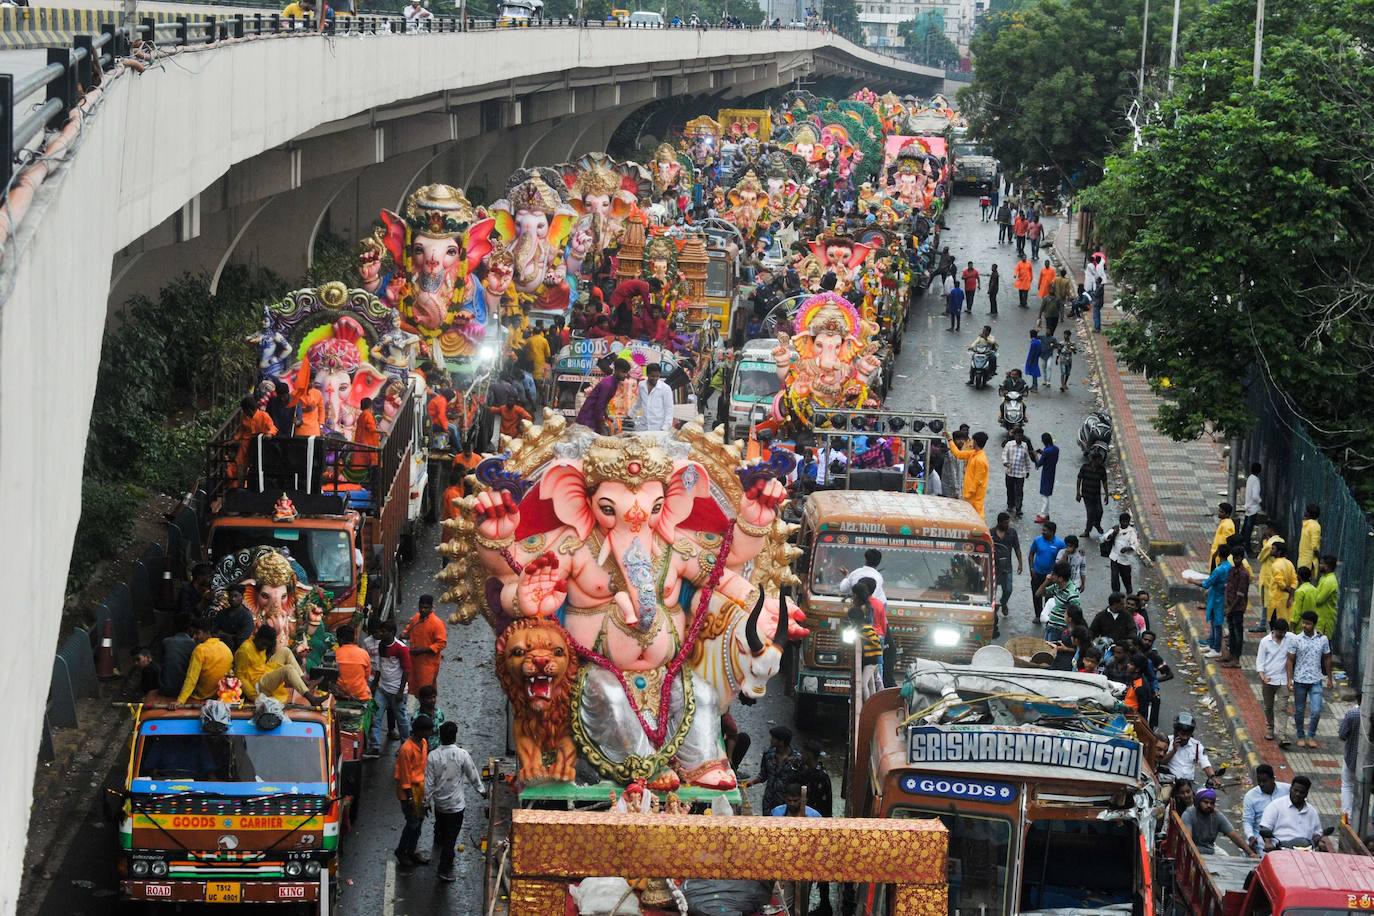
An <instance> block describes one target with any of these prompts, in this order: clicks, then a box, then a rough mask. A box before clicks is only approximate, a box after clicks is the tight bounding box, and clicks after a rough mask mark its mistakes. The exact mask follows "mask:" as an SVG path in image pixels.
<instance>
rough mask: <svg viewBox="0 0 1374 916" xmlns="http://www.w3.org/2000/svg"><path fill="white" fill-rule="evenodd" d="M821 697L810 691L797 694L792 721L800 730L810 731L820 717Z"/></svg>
mask: <svg viewBox="0 0 1374 916" xmlns="http://www.w3.org/2000/svg"><path fill="white" fill-rule="evenodd" d="M820 709H821V698H820V697H818V696H816V695H815V694H812V693H799V694H797V709H796V712H795V713H794V715H793V721H794V722H796V723H797V728H800V729H801V730H802V731H807V732H809V731H811V730H813V729H814V728H815V727H816V722H817V720H818V719H819V718H820Z"/></svg>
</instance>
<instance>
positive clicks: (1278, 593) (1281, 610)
mask: <svg viewBox="0 0 1374 916" xmlns="http://www.w3.org/2000/svg"><path fill="white" fill-rule="evenodd" d="M1297 587H1298V571H1297V569H1295V568H1294V566H1293V561H1292V560H1290V559H1288V558H1287V557H1274V558H1273V559H1271V560H1270V561H1269V584H1268V585H1266V586H1265V587H1264V608H1265V611H1266V612H1267V613H1268V615H1269V616H1270V617H1278V618H1281V619H1283V620H1289V619H1291V618H1290V617H1289V609H1288V596H1289V594H1291V593H1292V591H1293V589H1296V588H1297Z"/></svg>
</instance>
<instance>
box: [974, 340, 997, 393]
mask: <svg viewBox="0 0 1374 916" xmlns="http://www.w3.org/2000/svg"><path fill="white" fill-rule="evenodd" d="M992 358H993V352H992V347H989V346H988V345H987V344H978V345H976V346H975V347H974V348H973V352H972V353H971V354H970V355H969V360H968V364H969V370H970V375H972V377H973V387H974V388H976V389H978V390H979V391H981V390H983V389H984V388H986V387H987V385H988V382H989V381H990V380H991V379H992V372H993V369H992Z"/></svg>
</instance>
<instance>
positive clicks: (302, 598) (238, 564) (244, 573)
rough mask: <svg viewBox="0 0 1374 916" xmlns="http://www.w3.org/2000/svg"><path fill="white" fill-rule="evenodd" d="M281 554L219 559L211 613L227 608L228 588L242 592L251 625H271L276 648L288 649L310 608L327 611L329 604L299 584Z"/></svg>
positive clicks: (264, 551) (250, 552) (265, 551)
mask: <svg viewBox="0 0 1374 916" xmlns="http://www.w3.org/2000/svg"><path fill="white" fill-rule="evenodd" d="M297 569H298V567H297V566H296V565H295V564H293V563H292V561H291V560H290V559H288V558H287V557H286V556H285V555H284V554H283V553H281V552H280V551H278V550H277V549H276V548H273V547H253V548H247V549H244V550H239V551H237V552H235V553H232V554H228V555H226V556H223V557H221V558H220V559H219V560H218V561H217V562H216V564H215V569H214V572H213V573H212V575H211V578H210V594H211V599H210V607H209V609H210V611H211V612H218V611H220V610H222V609H223V608H225V607H228V605H229V595H228V590H229V588H230V587H231V586H239V587H241V588H242V589H243V592H244V595H243V599H244V604H245V605H246V606H247V608H248V610H250V611H251V612H252V613H253V621H254V622H255V623H256V624H258V625H261V624H270V625H271V626H272V628H273V629H274V630H276V631H277V644H278V645H280V646H286V645H290V644H291V642H292V641H293V639H294V637H295V635H296V632H297V631H298V630H300V629H303V627H304V625H305V621H306V618H307V615H308V614H309V613H310V608H311V607H312V606H318V607H319V609H320V610H321V611H326V612H327V611H328V610H329V608H328V602H327V601H326V600H325V598H324V596H323V595H321V594H319V592H318V589H315V588H312V587H311V586H309V585H307V584H305V583H304V582H302V581H301V575H303V573H298V572H297Z"/></svg>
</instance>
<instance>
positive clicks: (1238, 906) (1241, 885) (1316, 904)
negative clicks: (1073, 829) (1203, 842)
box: [1156, 810, 1374, 916]
mask: <svg viewBox="0 0 1374 916" xmlns="http://www.w3.org/2000/svg"><path fill="white" fill-rule="evenodd" d="M1168 817H1169V819H1168V824H1167V826H1166V828H1165V832H1164V839H1163V840H1162V842H1160V844H1159V848H1158V851H1157V855H1158V859H1159V871H1160V875H1161V877H1162V880H1161V881H1160V884H1159V897H1158V904H1157V906H1156V912H1157V913H1160V914H1161V916H1174V914H1184V913H1187V914H1193V916H1299V914H1301V916H1325V914H1329V913H1347V912H1351V911H1356V912H1358V911H1360V910H1374V856H1371V855H1369V853H1368V850H1366V849H1365V847H1364V844H1363V843H1361V842H1359V840H1358V838H1356V837H1354V835H1353V834H1350V831H1349V829H1348V828H1347V827H1346V826H1345V825H1344V824H1342V825H1340V828H1339V829H1340V830H1341V833H1342V837H1341V842H1340V848H1341V849H1342V850H1350V851H1349V852H1339V853H1336V852H1318V851H1315V850H1312V849H1278V850H1275V851H1273V852H1270V853H1266V854H1265V856H1264V858H1262V859H1260V860H1259V861H1258V862H1256V861H1255V860H1254V859H1246V858H1241V857H1239V856H1227V855H1222V854H1219V853H1211V854H1207V853H1203V852H1201V851H1200V850H1199V849H1198V848H1197V846H1196V845H1195V844H1194V843H1193V840H1192V837H1191V836H1189V832H1188V829H1187V828H1186V827H1185V826H1184V824H1183V821H1182V820H1181V819H1180V818H1179V816H1178V813H1177V812H1175V811H1172V810H1171V811H1170V812H1169V816H1168ZM1346 834H1348V835H1349V836H1348V837H1346V836H1345V835H1346ZM1347 840H1348V841H1347ZM1328 842H1329V840H1328ZM1164 879H1167V880H1164Z"/></svg>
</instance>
